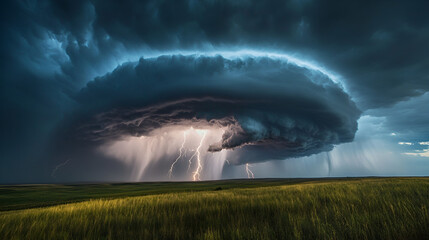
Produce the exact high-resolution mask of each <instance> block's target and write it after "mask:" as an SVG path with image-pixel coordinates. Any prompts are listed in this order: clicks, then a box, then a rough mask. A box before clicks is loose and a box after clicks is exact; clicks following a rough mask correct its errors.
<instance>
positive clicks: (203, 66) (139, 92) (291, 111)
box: [0, 0, 429, 182]
mask: <svg viewBox="0 0 429 240" xmlns="http://www.w3.org/2000/svg"><path fill="white" fill-rule="evenodd" d="M1 4H2V6H1V10H0V11H1V13H2V14H1V15H2V20H1V21H2V25H1V32H2V40H1V44H0V49H1V52H2V62H1V63H2V64H1V67H2V71H1V74H2V77H1V89H0V91H1V95H0V100H1V102H2V106H1V115H2V119H1V132H2V134H1V144H0V145H1V146H0V147H1V149H0V151H1V154H2V157H1V161H0V171H1V172H0V181H2V182H16V181H18V182H31V181H52V177H51V171H52V169H56V166H60V165H61V164H62V163H64V162H67V164H66V167H64V170H62V169H59V170H58V171H57V173H56V175H57V176H58V177H59V178H60V176H61V174H60V173H61V171H62V174H63V175H64V176H65V177H63V178H62V180H64V181H68V180H83V179H88V180H94V179H95V180H99V179H102V180H104V179H106V176H109V179H117V180H120V179H122V178H121V177H122V176H123V175H126V170H124V168H123V166H121V165H118V164H117V163H115V162H114V161H112V159H106V158H105V156H99V155H96V154H94V153H92V152H91V149H93V148H95V147H96V145H97V144H99V143H105V142H109V141H113V140H114V139H120V138H121V137H123V136H128V135H133V136H140V135H147V134H150V132H151V130H152V129H155V128H158V127H160V126H161V125H162V126H164V125H171V124H179V123H182V124H183V123H184V122H186V121H187V123H189V122H192V124H197V125H198V124H204V125H205V124H209V125H210V124H218V125H220V126H223V127H224V126H227V128H226V131H227V134H226V135H225V136H224V137H223V139H222V141H221V142H220V143H219V144H215V143H213V144H212V146H211V147H210V148H211V150H212V151H216V150H219V149H227V148H235V149H236V150H234V151H236V152H240V154H239V155H241V156H243V157H247V158H249V159H251V158H255V161H256V160H257V159H265V160H266V159H283V158H285V157H290V156H304V155H309V154H312V153H317V152H320V151H327V150H329V149H331V148H332V145H335V144H338V143H342V142H349V141H351V140H352V139H353V136H354V133H355V131H356V127H357V126H356V120H357V118H358V117H359V114H360V112H359V110H357V108H359V109H361V110H362V111H363V114H364V115H371V116H375V117H378V118H380V119H384V122H385V124H384V125H383V130H382V131H384V132H386V133H388V134H390V133H397V136H396V138H397V140H395V141H417V142H419V141H420V142H425V141H428V140H429V139H428V133H427V131H426V130H425V129H426V126H427V123H425V121H424V119H428V117H429V115H428V114H429V113H428V112H427V111H419V108H421V107H419V106H423V107H424V106H426V105H427V104H428V102H427V101H428V100H427V93H426V92H427V91H428V90H429V73H428V69H429V57H428V56H429V45H428V44H427V43H428V42H429V18H428V17H427V12H428V11H429V6H428V3H427V1H424V0H421V1H413V2H406V1H388V0H386V1H384V0H378V1H359V2H355V3H346V2H344V1H339V0H331V1H324V2H320V1H311V0H308V1H307V0H306V1H296V0H290V1H192V0H178V1H174V3H172V2H169V1H133V0H129V1H121V2H116V1H97V0H94V1H92V0H79V1H50V0H44V1H2V3H1ZM243 49H246V50H250V52H252V51H253V52H254V53H266V52H271V53H274V54H271V55H266V54H260V55H258V56H255V55H254V56H247V57H243V56H239V54H234V53H238V52H241V51H242V50H243ZM213 52H215V53H220V56H217V55H216V54H209V53H213ZM223 52H229V53H230V54H229V55H228V56H226V55H225V54H223V55H222V53H223ZM180 53H182V56H181V55H180ZM192 53H198V54H197V55H192ZM276 54H277V56H278V55H283V56H285V55H287V56H289V60H291V59H292V60H294V61H287V59H286V60H285V59H281V58H278V57H276ZM163 55H164V56H163ZM338 83H340V84H341V85H342V86H339V85H337V84H338ZM425 93H426V94H425ZM350 99H352V100H350ZM353 102H355V103H356V105H357V108H356V106H355V104H354V103H353ZM410 108H411V109H413V110H412V111H407V110H406V109H410ZM404 109H405V110H404ZM404 112H405V114H404ZM149 119H152V120H149ZM185 119H186V120H185ZM419 119H420V120H419ZM421 119H423V120H421ZM197 122H198V123H197ZM139 124H140V127H136V126H138V125H139ZM157 124H158V125H157ZM403 125H406V129H408V130H407V131H406V130H404V127H403ZM228 131H229V132H228ZM79 139H80V140H79ZM82 139H83V140H82ZM249 143H251V144H249ZM268 146H272V147H273V148H274V149H271V150H268V149H267V147H268ZM278 149H283V150H278ZM284 149H287V150H284ZM268 152H269V153H271V155H270V154H267V153H268ZM259 153H261V154H259ZM237 155H238V154H237ZM68 159H71V160H70V161H69V160H68ZM235 161H236V162H237V163H240V160H239V159H236V160H235ZM61 166H62V165H61ZM81 169H86V170H85V171H84V172H82V171H81ZM67 171H68V172H67ZM76 172H79V173H80V175H79V176H80V177H77V176H76V174H75V173H76Z"/></svg>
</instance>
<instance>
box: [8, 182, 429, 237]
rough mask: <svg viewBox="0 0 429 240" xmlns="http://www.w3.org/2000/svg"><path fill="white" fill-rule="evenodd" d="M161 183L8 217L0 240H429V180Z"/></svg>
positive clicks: (30, 210)
mask: <svg viewBox="0 0 429 240" xmlns="http://www.w3.org/2000/svg"><path fill="white" fill-rule="evenodd" d="M153 184H155V183H153ZM158 184H160V183H158ZM163 184H165V185H163ZM163 184H161V185H162V187H161V188H164V190H165V191H163V190H159V188H157V187H155V186H153V190H156V189H158V191H159V192H156V191H155V193H157V194H153V193H151V192H145V191H144V189H146V188H147V189H149V187H148V185H150V184H130V185H132V186H133V187H134V188H135V189H138V188H141V190H140V191H141V193H143V194H145V195H146V196H135V197H118V196H115V197H113V198H110V197H109V198H110V199H105V198H96V196H107V195H103V194H107V193H108V191H109V189H115V191H113V190H112V191H113V193H115V194H118V193H121V194H125V193H122V192H121V191H119V190H118V189H120V188H121V187H124V188H125V189H127V187H130V185H103V186H104V187H102V186H99V187H100V188H103V189H104V190H103V191H101V192H103V194H101V193H100V194H99V195H97V194H95V195H92V197H91V196H89V195H91V194H90V193H89V192H86V193H87V194H88V196H89V198H92V199H91V200H88V201H82V202H78V203H69V204H62V205H56V206H50V207H44V208H31V209H23V210H9V211H2V212H0V239H301V238H304V239H429V212H428V209H429V178H367V179H324V180H307V181H305V182H302V181H299V182H293V181H290V180H262V181H244V180H239V181H233V180H232V181H220V182H203V183H196V184H194V183H163ZM219 184H220V185H222V187H221V188H222V190H217V191H215V189H216V188H218V187H219V186H218V185H219ZM242 184H243V185H244V187H243V188H241V187H240V185H242ZM95 186H96V185H91V186H89V185H84V186H71V188H73V189H80V188H91V187H95ZM40 187H41V188H46V187H52V188H58V189H61V186H56V187H55V186H40ZM214 187H216V188H214ZM5 188H7V187H5ZM18 188H19V187H18ZM34 188H37V186H34ZM204 188H205V189H206V190H205V191H204ZM172 189H173V191H175V192H173V193H168V192H170V191H172ZM80 191H83V190H80ZM136 191H137V190H136ZM162 192H163V193H162ZM158 193H162V194H158ZM11 194H13V193H11ZM33 194H35V193H33ZM51 194H53V192H51ZM64 194H65V193H64ZM73 194H75V193H69V195H68V196H75V195H73ZM130 194H134V193H133V192H131V193H130ZM5 195H7V194H5ZM65 195H67V194H65ZM119 195H120V194H119ZM88 196H87V197H88ZM124 196H125V195H124ZM2 197H4V196H2ZM48 199H51V200H52V198H48ZM81 200H82V199H81ZM63 201H65V202H67V201H69V198H67V197H64V196H63ZM23 204H24V203H23ZM24 205H25V204H24ZM27 206H28V207H30V206H31V204H30V205H27ZM2 207H3V209H11V208H8V207H7V206H2Z"/></svg>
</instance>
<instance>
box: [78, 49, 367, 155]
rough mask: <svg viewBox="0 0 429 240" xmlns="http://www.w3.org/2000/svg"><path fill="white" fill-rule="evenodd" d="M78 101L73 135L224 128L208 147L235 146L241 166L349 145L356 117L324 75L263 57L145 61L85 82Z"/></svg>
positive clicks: (98, 137) (113, 136)
mask: <svg viewBox="0 0 429 240" xmlns="http://www.w3.org/2000/svg"><path fill="white" fill-rule="evenodd" d="M77 99H78V101H79V102H80V104H81V105H82V108H84V109H85V110H84V111H83V112H84V114H83V113H81V114H79V115H80V116H81V118H80V120H79V121H78V122H79V123H80V124H81V123H82V121H83V122H84V123H83V124H81V125H79V126H76V129H79V131H78V132H77V137H78V138H83V139H87V140H90V141H96V142H108V141H114V140H117V139H120V138H123V137H127V136H148V135H151V134H153V133H154V131H155V130H156V129H160V128H163V127H171V126H178V127H183V128H186V127H190V126H192V127H194V128H213V127H214V128H222V129H224V131H225V132H224V134H223V136H222V140H221V141H220V142H217V143H213V144H211V146H210V147H209V149H207V150H208V151H212V152H216V151H220V150H222V149H235V150H236V152H238V153H240V154H238V155H237V154H236V155H237V156H243V157H245V158H246V159H245V161H246V162H249V161H266V160H270V159H285V158H290V157H297V156H306V155H310V154H314V153H318V152H321V151H327V150H330V149H332V147H333V145H334V144H340V143H344V142H350V141H352V140H353V138H354V134H355V132H356V130H357V119H358V117H359V115H360V112H359V110H358V109H357V108H356V106H355V104H354V103H353V102H352V101H351V100H350V97H349V96H348V95H347V94H346V93H345V92H344V91H343V90H342V88H341V87H340V86H338V85H337V84H335V83H333V82H332V80H331V79H329V78H328V77H327V76H325V75H324V74H322V73H320V72H317V71H314V70H311V69H307V68H303V67H298V66H296V65H294V64H292V63H288V62H285V61H282V60H279V59H271V58H268V57H258V58H255V57H244V58H236V59H232V60H231V59H225V58H223V57H222V56H214V57H205V56H192V55H191V56H181V55H179V56H177V55H173V56H161V57H158V58H153V59H143V58H142V59H140V61H139V62H137V63H128V64H125V65H123V66H120V67H118V68H117V69H115V70H114V71H113V72H112V73H110V74H107V75H105V76H103V77H99V78H97V79H96V80H95V81H93V82H90V83H89V84H88V85H87V87H86V88H84V89H83V90H82V91H81V92H80V94H79V95H78V97H77ZM82 119H83V120H82ZM85 119H91V120H89V121H88V120H85ZM71 129H73V128H71ZM243 161H244V160H243V159H242V157H237V159H235V160H234V162H235V163H242V162H243Z"/></svg>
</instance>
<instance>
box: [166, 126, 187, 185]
mask: <svg viewBox="0 0 429 240" xmlns="http://www.w3.org/2000/svg"><path fill="white" fill-rule="evenodd" d="M186 133H187V131H184V132H183V142H182V146H180V149H179V156H177V158H176V160H175V161H174V162H173V163H172V164H171V167H170V170H169V171H168V177H169V178H170V179H171V176H172V175H173V168H174V165H175V164H176V163H177V161H179V159H180V158H181V157H182V154H183V149H184V147H185V143H186Z"/></svg>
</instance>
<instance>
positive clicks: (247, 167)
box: [246, 163, 255, 178]
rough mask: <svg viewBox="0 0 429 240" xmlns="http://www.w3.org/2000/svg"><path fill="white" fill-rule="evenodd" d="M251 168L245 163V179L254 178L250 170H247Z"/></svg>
mask: <svg viewBox="0 0 429 240" xmlns="http://www.w3.org/2000/svg"><path fill="white" fill-rule="evenodd" d="M251 166H252V165H249V164H248V163H246V173H247V178H255V174H253V172H252V170H250V168H249V167H251Z"/></svg>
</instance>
